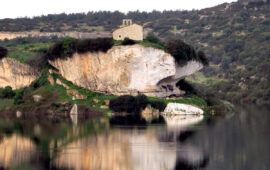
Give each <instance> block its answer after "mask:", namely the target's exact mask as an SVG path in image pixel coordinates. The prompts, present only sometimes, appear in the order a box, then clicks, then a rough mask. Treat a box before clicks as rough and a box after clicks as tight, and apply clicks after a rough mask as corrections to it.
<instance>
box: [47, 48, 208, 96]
mask: <svg viewBox="0 0 270 170" xmlns="http://www.w3.org/2000/svg"><path fill="white" fill-rule="evenodd" d="M49 62H50V64H52V65H53V66H54V67H56V68H57V69H58V70H59V73H60V74H61V75H62V76H63V77H64V78H66V79H67V80H69V81H72V82H73V83H74V84H76V85H78V86H81V87H84V88H87V89H90V90H93V91H97V92H102V93H109V94H115V95H124V94H130V95H136V94H138V93H143V94H145V95H148V96H156V97H167V96H171V95H175V96H179V95H181V94H183V91H180V90H179V89H178V88H176V86H175V84H176V83H177V82H178V81H179V80H180V79H183V78H184V77H186V76H189V75H191V74H193V73H195V72H197V71H198V70H200V69H201V68H202V67H203V65H202V64H201V63H199V62H197V61H190V62H188V63H187V65H185V66H183V67H180V66H178V65H177V64H176V62H175V60H174V58H173V57H172V56H171V55H170V54H168V53H165V52H164V51H163V50H159V49H155V48H151V47H144V46H141V45H138V44H137V45H132V46H115V47H113V48H112V49H110V50H108V51H107V53H103V52H98V53H90V52H89V53H84V54H77V53H76V54H74V55H73V56H72V57H71V58H67V59H56V60H54V61H49Z"/></svg>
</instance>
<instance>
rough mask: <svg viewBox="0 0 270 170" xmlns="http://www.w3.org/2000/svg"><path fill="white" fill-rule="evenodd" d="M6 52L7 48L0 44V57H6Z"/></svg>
mask: <svg viewBox="0 0 270 170" xmlns="http://www.w3.org/2000/svg"><path fill="white" fill-rule="evenodd" d="M7 54H8V50H7V49H6V48H4V47H1V46H0V59H2V58H4V57H6V56H7Z"/></svg>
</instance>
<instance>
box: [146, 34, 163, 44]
mask: <svg viewBox="0 0 270 170" xmlns="http://www.w3.org/2000/svg"><path fill="white" fill-rule="evenodd" d="M144 41H147V42H150V43H154V44H159V45H161V46H164V43H163V42H162V41H161V40H160V39H159V38H158V37H157V36H155V35H154V34H153V33H151V34H148V35H147V37H146V38H145V39H144Z"/></svg>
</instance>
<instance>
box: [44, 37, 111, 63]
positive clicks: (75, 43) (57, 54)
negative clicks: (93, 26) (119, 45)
mask: <svg viewBox="0 0 270 170" xmlns="http://www.w3.org/2000/svg"><path fill="white" fill-rule="evenodd" d="M112 46H113V40H112V38H97V39H84V40H77V39H73V38H65V39H64V40H63V41H57V42H56V43H55V44H54V45H53V47H52V48H51V49H49V51H48V52H47V54H46V55H47V57H50V59H52V60H54V59H57V58H67V57H71V56H72V55H73V54H74V53H75V52H78V53H84V52H88V51H89V52H98V51H102V52H107V51H108V50H109V49H110V48H112Z"/></svg>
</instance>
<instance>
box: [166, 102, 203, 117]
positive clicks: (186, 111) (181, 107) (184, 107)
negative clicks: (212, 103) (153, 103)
mask: <svg viewBox="0 0 270 170" xmlns="http://www.w3.org/2000/svg"><path fill="white" fill-rule="evenodd" d="M164 114H172V115H201V114H203V110H202V109H200V108H198V107H195V106H192V105H188V104H180V103H169V104H168V105H167V107H166V108H165V110H164Z"/></svg>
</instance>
